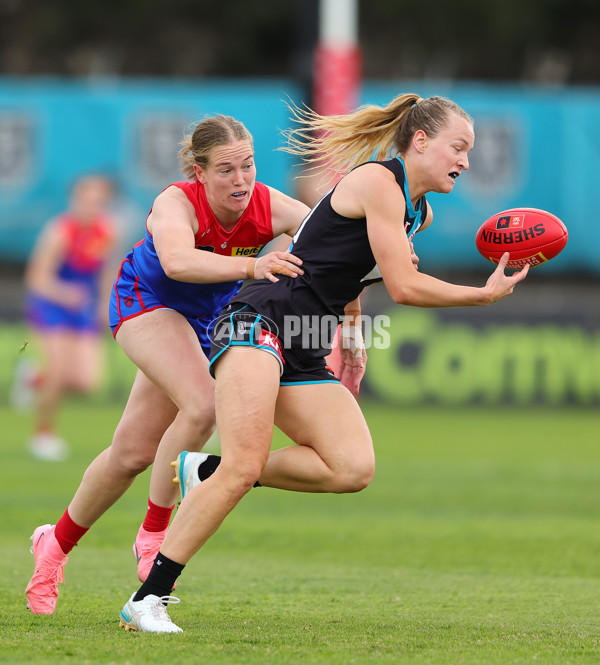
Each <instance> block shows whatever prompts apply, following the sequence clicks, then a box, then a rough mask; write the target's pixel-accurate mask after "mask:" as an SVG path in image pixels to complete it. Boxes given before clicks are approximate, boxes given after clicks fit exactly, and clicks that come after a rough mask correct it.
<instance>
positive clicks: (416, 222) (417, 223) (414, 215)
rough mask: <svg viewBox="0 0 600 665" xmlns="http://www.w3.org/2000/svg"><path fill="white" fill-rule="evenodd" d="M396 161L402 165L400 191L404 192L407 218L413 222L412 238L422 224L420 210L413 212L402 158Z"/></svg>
mask: <svg viewBox="0 0 600 665" xmlns="http://www.w3.org/2000/svg"><path fill="white" fill-rule="evenodd" d="M396 159H397V160H398V161H399V162H400V164H402V170H403V171H404V182H403V183H402V189H403V191H404V198H405V199H406V210H407V211H408V216H409V217H410V218H411V219H412V220H414V221H413V224H412V227H411V229H410V235H411V236H413V235H414V234H415V233H416V232H417V231H418V230H419V229H420V228H421V225H422V224H423V222H424V221H425V220H424V219H422V215H421V210H420V209H419V210H415V208H414V206H413V203H412V200H411V198H410V192H409V191H408V180H407V178H406V166H404V162H403V161H402V157H396Z"/></svg>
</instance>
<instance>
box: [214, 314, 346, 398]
mask: <svg viewBox="0 0 600 665" xmlns="http://www.w3.org/2000/svg"><path fill="white" fill-rule="evenodd" d="M271 328H272V327H271V325H269V322H268V321H267V320H266V319H265V318H264V317H263V316H262V315H261V314H258V313H257V312H255V311H254V310H253V309H252V308H251V307H249V306H248V305H245V304H244V303H239V302H236V303H232V304H230V305H227V307H225V308H224V309H223V311H222V313H221V315H220V316H219V317H218V318H217V319H215V321H214V322H213V331H212V340H211V349H210V356H209V358H210V373H211V376H213V377H214V367H215V363H216V362H217V360H218V359H219V358H220V357H221V355H222V354H223V353H225V351H227V349H230V348H232V347H236V346H242V347H254V348H255V349H260V350H261V351H266V352H267V353H270V354H271V355H273V356H274V357H275V358H276V359H277V361H278V362H279V370H280V376H281V378H280V381H279V384H280V385H282V386H291V385H302V384H310V383H339V381H338V379H337V378H336V377H335V374H334V372H333V370H332V369H331V368H330V367H327V364H326V362H325V358H323V357H320V356H318V357H311V358H306V359H304V360H305V362H302V364H300V363H299V362H298V361H297V360H296V359H295V358H293V357H292V356H291V354H289V353H287V354H286V351H285V349H284V348H283V344H282V342H281V340H280V339H279V337H278V336H277V334H276V332H277V331H274V330H272V329H271Z"/></svg>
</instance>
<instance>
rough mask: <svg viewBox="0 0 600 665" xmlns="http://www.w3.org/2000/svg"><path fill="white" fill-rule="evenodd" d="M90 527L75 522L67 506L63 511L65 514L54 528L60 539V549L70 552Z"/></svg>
mask: <svg viewBox="0 0 600 665" xmlns="http://www.w3.org/2000/svg"><path fill="white" fill-rule="evenodd" d="M89 528H90V527H89V526H79V524H75V522H73V520H72V519H71V516H70V515H69V509H68V508H67V510H65V512H64V513H63V516H62V517H61V518H60V519H59V520H58V522H57V523H56V527H55V529H54V535H55V536H56V540H58V544H59V545H60V549H61V550H62V551H63V552H64V553H65V554H68V553H69V552H70V551H71V550H72V549H73V548H74V547H75V545H77V543H78V542H79V541H80V540H81V538H82V537H83V535H84V534H85V533H86V532H87V530H88V529H89Z"/></svg>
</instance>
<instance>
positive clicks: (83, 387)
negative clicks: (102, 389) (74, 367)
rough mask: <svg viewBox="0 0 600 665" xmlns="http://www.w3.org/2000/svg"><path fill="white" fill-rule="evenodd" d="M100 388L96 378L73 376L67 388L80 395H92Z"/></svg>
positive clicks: (68, 381)
mask: <svg viewBox="0 0 600 665" xmlns="http://www.w3.org/2000/svg"><path fill="white" fill-rule="evenodd" d="M97 387H98V379H97V378H96V377H95V376H71V377H69V379H68V380H67V388H68V389H69V390H70V391H71V392H74V393H77V394H79V395H90V394H91V393H93V392H94V390H96V388H97Z"/></svg>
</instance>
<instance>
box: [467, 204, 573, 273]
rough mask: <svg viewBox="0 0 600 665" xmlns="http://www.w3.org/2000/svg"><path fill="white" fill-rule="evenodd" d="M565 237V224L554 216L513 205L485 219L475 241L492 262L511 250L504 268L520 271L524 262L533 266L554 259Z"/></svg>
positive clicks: (481, 252)
mask: <svg viewBox="0 0 600 665" xmlns="http://www.w3.org/2000/svg"><path fill="white" fill-rule="evenodd" d="M568 237H569V234H568V232H567V227H566V226H565V225H564V224H563V223H562V222H561V220H560V219H558V217H556V215H553V214H552V213H549V212H546V211H545V210H538V209H537V208H513V209H510V210H504V211H502V212H499V213H497V214H495V215H492V217H490V218H489V219H486V220H485V222H484V223H483V224H482V225H481V226H480V227H479V230H478V231H477V235H476V236H475V244H476V245H477V249H478V250H479V253H480V254H481V255H482V256H484V257H485V258H486V259H488V260H489V261H491V262H492V263H498V262H499V261H500V258H501V257H502V255H503V254H504V252H510V258H509V261H508V264H507V267H508V268H511V269H513V270H520V269H521V268H522V267H523V266H524V265H525V264H526V263H528V264H529V265H530V267H532V268H533V267H535V266H539V265H541V264H542V263H546V261H550V259H553V258H554V257H555V256H556V255H557V254H559V253H560V252H561V251H562V250H563V249H564V247H565V245H566V244H567V239H568Z"/></svg>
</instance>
